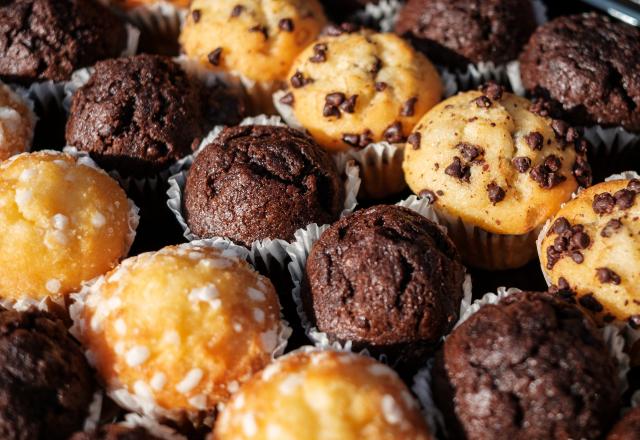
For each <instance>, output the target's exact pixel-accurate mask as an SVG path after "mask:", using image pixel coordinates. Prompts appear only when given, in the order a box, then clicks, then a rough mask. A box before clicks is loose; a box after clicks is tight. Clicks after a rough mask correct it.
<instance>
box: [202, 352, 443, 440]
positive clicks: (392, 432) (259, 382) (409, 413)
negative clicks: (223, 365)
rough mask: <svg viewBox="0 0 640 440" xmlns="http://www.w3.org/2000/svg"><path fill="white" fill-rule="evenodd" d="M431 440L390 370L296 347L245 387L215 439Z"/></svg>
mask: <svg viewBox="0 0 640 440" xmlns="http://www.w3.org/2000/svg"><path fill="white" fill-rule="evenodd" d="M302 438H304V439H309V440H329V439H341V440H352V439H353V440H355V439H365V438H366V439H378V440H394V439H404V440H418V439H420V440H427V439H430V438H431V436H430V435H429V432H428V429H427V427H426V425H425V422H424V420H423V418H422V416H421V414H420V411H419V410H418V405H417V403H416V402H415V400H414V399H413V397H412V396H411V394H410V393H409V390H408V389H407V388H406V386H405V385H404V384H403V383H402V381H401V380H400V378H399V377H398V376H397V374H396V373H395V372H394V371H393V370H391V369H390V368H389V367H387V366H385V365H382V364H379V363H377V362H375V361H374V360H372V359H370V358H368V357H364V356H360V355H356V354H353V353H344V352H342V353H341V352H333V351H310V352H309V351H307V352H305V351H298V352H296V353H293V354H290V355H288V356H286V357H284V358H281V359H279V360H277V361H276V362H275V363H273V364H271V365H269V366H268V367H267V368H265V369H264V370H263V371H262V373H259V374H256V375H255V376H254V377H253V378H252V379H251V380H250V381H249V382H248V383H246V384H245V385H243V386H242V388H241V389H240V392H238V394H236V395H235V396H234V398H233V399H232V400H231V402H230V403H229V405H227V406H226V408H225V410H224V411H223V412H222V414H221V415H220V418H219V421H218V424H217V425H216V429H215V431H214V433H213V435H212V436H211V440H227V439H234V440H241V439H255V440H293V439H302Z"/></svg>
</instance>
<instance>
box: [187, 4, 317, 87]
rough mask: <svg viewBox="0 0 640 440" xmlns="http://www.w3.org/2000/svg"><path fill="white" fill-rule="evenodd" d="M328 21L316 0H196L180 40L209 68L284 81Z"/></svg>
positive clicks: (251, 77)
mask: <svg viewBox="0 0 640 440" xmlns="http://www.w3.org/2000/svg"><path fill="white" fill-rule="evenodd" d="M325 24H326V18H325V16H324V13H323V12H322V6H321V5H320V3H318V0H193V1H192V2H191V7H190V14H189V16H188V17H187V21H186V23H185V25H184V27H183V29H182V33H181V34H180V44H181V45H182V48H183V50H184V52H185V53H186V54H187V56H188V57H190V58H193V59H197V60H199V61H200V62H201V63H202V64H203V65H205V66H207V67H208V68H210V69H213V70H224V71H227V72H231V73H235V74H239V75H242V76H244V77H245V78H247V79H249V80H252V81H261V82H270V81H283V80H284V79H285V78H286V75H287V72H288V71H289V67H291V63H292V62H293V60H294V59H295V57H296V56H297V55H298V54H299V53H300V52H301V51H302V49H304V48H305V47H306V46H307V45H308V44H309V43H311V42H312V41H313V40H314V38H315V37H316V36H317V35H318V34H319V33H320V30H321V29H322V28H323V27H324V25H325Z"/></svg>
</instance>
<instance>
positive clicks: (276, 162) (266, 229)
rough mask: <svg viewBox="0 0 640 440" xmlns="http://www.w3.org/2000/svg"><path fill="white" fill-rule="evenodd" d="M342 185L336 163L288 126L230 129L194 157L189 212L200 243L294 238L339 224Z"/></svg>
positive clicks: (247, 243) (186, 205) (186, 204)
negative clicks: (224, 239)
mask: <svg viewBox="0 0 640 440" xmlns="http://www.w3.org/2000/svg"><path fill="white" fill-rule="evenodd" d="M344 198H345V193H344V186H343V183H342V179H341V178H340V176H339V174H338V171H337V169H336V166H335V164H334V163H333V161H332V159H331V157H330V156H329V155H328V154H327V153H325V152H324V151H322V149H320V147H319V146H318V145H317V144H316V143H315V142H314V141H313V140H312V139H311V138H309V137H308V136H306V135H305V134H303V133H301V132H299V131H297V130H294V129H291V128H287V127H276V126H258V125H253V126H241V127H233V128H227V129H225V130H224V131H223V132H222V133H221V134H220V135H219V136H218V137H217V138H216V139H215V140H214V141H213V143H212V144H210V145H209V146H207V147H206V148H205V149H204V150H203V151H202V152H201V153H200V154H199V155H198V156H197V158H196V160H195V162H194V163H193V166H192V168H191V170H190V171H189V175H188V177H187V182H186V186H185V190H184V214H185V218H186V221H187V224H188V225H189V228H190V229H191V230H192V231H193V233H194V234H196V235H197V236H199V237H202V238H208V237H216V236H220V237H228V238H230V239H231V240H233V241H235V242H237V243H240V244H242V245H245V246H251V243H253V242H254V241H256V240H262V239H265V238H271V239H275V238H280V239H283V240H292V239H293V233H294V232H295V231H296V230H297V229H299V228H302V227H304V226H306V225H308V224H310V223H318V224H326V223H331V222H333V221H334V220H335V219H337V218H338V216H339V214H340V212H341V211H342V209H343V206H344Z"/></svg>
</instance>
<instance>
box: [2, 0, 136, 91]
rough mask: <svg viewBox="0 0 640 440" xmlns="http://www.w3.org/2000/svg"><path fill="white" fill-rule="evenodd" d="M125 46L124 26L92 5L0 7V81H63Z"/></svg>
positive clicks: (65, 2) (51, 2)
mask: <svg viewBox="0 0 640 440" xmlns="http://www.w3.org/2000/svg"><path fill="white" fill-rule="evenodd" d="M126 44H127V31H126V28H125V25H124V23H123V22H122V21H121V20H120V19H119V18H118V17H117V16H116V15H115V14H113V13H112V12H110V11H109V10H108V9H107V8H105V7H104V6H102V5H100V4H99V3H98V2H97V1H93V0H13V1H4V2H1V3H0V78H2V80H3V81H7V82H19V83H32V82H35V81H44V80H54V81H66V80H68V79H69V78H70V77H71V74H72V73H73V72H74V71H75V70H77V69H79V68H81V67H86V66H91V65H93V64H94V63H95V62H96V61H98V60H101V59H105V58H112V57H117V56H119V55H120V54H121V53H122V51H123V50H124V49H125V47H126Z"/></svg>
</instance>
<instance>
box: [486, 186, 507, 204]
mask: <svg viewBox="0 0 640 440" xmlns="http://www.w3.org/2000/svg"><path fill="white" fill-rule="evenodd" d="M487 194H489V200H490V201H491V203H493V204H494V205H495V204H497V203H499V202H501V201H503V200H504V197H505V195H506V192H505V191H504V189H502V188H501V187H500V186H499V185H498V184H497V183H496V182H491V183H490V184H489V185H487Z"/></svg>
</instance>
